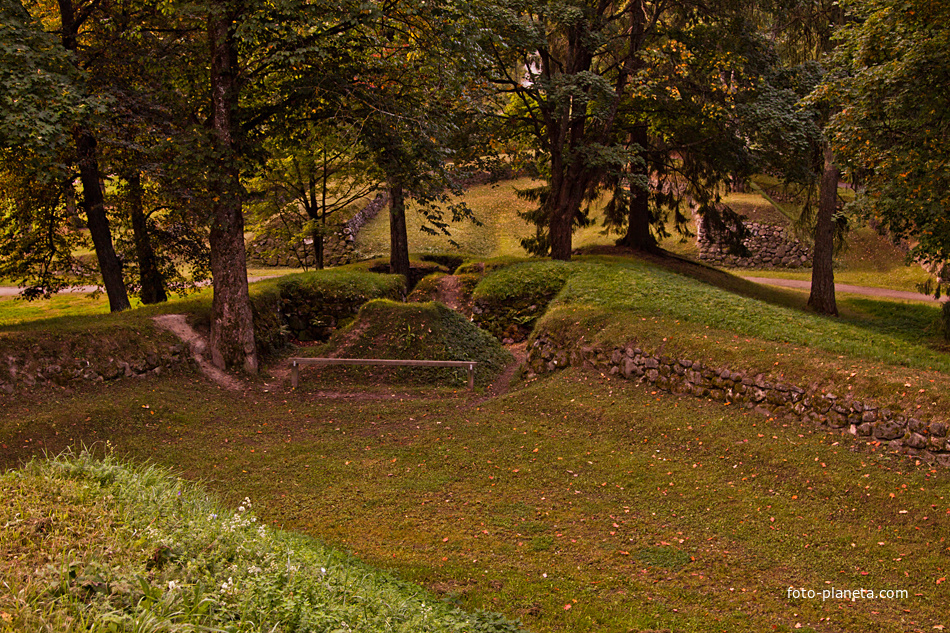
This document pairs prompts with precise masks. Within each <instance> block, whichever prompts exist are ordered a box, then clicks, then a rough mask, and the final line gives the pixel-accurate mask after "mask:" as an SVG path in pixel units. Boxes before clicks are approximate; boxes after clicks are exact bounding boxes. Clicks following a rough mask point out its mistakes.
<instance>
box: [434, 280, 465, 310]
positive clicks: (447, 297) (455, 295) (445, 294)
mask: <svg viewBox="0 0 950 633" xmlns="http://www.w3.org/2000/svg"><path fill="white" fill-rule="evenodd" d="M435 300H436V301H438V302H439V303H442V304H444V305H445V306H446V307H448V308H449V309H451V310H456V311H457V310H459V309H460V308H461V307H462V284H461V282H459V278H458V277H456V276H455V275H446V276H445V277H442V278H441V279H439V291H438V294H437V295H436V297H435Z"/></svg>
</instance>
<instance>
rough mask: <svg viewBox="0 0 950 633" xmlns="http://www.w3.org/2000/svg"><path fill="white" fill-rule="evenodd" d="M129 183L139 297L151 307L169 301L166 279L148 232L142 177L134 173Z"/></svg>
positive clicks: (130, 176)
mask: <svg viewBox="0 0 950 633" xmlns="http://www.w3.org/2000/svg"><path fill="white" fill-rule="evenodd" d="M126 182H128V183H129V214H130V216H131V220H132V240H133V242H134V243H135V257H136V259H137V260H138V262H139V285H140V286H141V290H140V291H139V297H140V298H141V299H142V303H144V304H146V305H150V304H153V303H162V302H164V301H168V294H167V293H166V292H165V279H164V278H163V277H162V273H161V271H159V270H158V263H157V262H156V259H155V250H154V249H153V248H152V237H151V235H149V232H148V220H147V219H146V217H145V208H144V207H145V205H144V202H143V195H142V176H141V174H140V173H139V172H138V171H133V172H132V173H131V174H129V175H128V176H127V177H126Z"/></svg>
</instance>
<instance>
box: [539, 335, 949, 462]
mask: <svg viewBox="0 0 950 633" xmlns="http://www.w3.org/2000/svg"><path fill="white" fill-rule="evenodd" d="M568 366H575V367H582V366H586V367H593V368H595V369H597V370H599V371H602V372H605V373H610V374H612V375H616V376H620V377H623V378H627V379H629V380H637V381H641V382H645V383H649V384H651V385H653V386H654V387H656V388H657V389H660V390H663V391H668V392H671V393H674V394H681V395H691V396H694V397H697V398H710V399H712V400H716V401H719V402H731V403H734V404H737V405H740V406H744V407H745V408H747V409H753V410H755V411H757V412H758V413H761V414H763V415H768V416H774V417H793V418H795V419H798V420H802V421H805V422H812V423H814V424H816V425H818V426H820V427H823V428H826V429H828V430H829V431H834V430H837V431H840V432H847V433H851V434H852V435H854V436H856V437H858V438H861V439H864V440H866V441H868V442H871V441H877V442H879V443H881V444H884V445H886V446H887V447H888V448H889V449H891V450H894V451H897V452H900V453H902V454H906V455H913V456H916V457H918V458H919V459H922V460H925V461H928V462H931V463H936V464H939V465H941V466H944V467H950V441H948V430H950V428H948V424H947V423H946V422H944V421H936V420H935V421H930V422H924V421H922V420H918V419H916V418H912V417H908V416H905V415H903V414H902V413H898V412H894V411H891V410H889V409H882V408H878V407H876V406H874V405H872V404H869V403H866V402H862V401H859V400H856V399H854V398H853V396H851V395H850V394H849V395H848V396H845V397H843V398H840V397H838V396H836V395H834V394H831V393H826V392H822V391H820V390H818V389H817V388H811V389H802V388H801V387H799V386H797V385H791V384H787V383H782V382H771V381H768V380H766V379H765V377H764V376H763V375H761V374H760V375H757V376H750V375H747V374H744V373H742V372H740V371H735V370H731V369H726V368H713V367H708V366H706V365H705V364H704V363H703V362H701V361H698V360H691V359H676V358H669V357H667V356H652V355H650V354H647V353H645V352H644V351H643V350H641V349H640V348H638V347H634V346H633V345H628V346H626V347H615V348H613V349H601V348H598V347H595V346H584V345H578V346H575V347H572V348H565V347H562V346H559V345H558V344H557V343H555V342H554V341H553V340H551V339H550V338H548V337H545V336H541V337H539V338H537V339H536V340H535V341H534V342H533V343H532V344H531V346H530V347H529V350H528V360H527V364H526V371H527V372H528V377H529V378H531V377H534V376H536V375H538V374H542V373H546V372H552V371H557V370H558V369H563V368H565V367H568Z"/></svg>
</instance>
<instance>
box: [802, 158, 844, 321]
mask: <svg viewBox="0 0 950 633" xmlns="http://www.w3.org/2000/svg"><path fill="white" fill-rule="evenodd" d="M840 176H841V173H840V172H839V170H838V168H837V167H835V163H834V153H833V152H832V151H831V146H830V145H828V144H827V143H826V144H825V147H824V169H823V170H822V174H821V184H820V187H821V189H820V192H819V195H818V214H817V217H816V218H815V250H814V253H812V258H813V260H812V268H811V294H809V296H808V305H809V307H811V308H812V309H814V310H816V311H817V312H820V313H821V314H828V315H833V316H838V305H837V304H836V302H835V274H834V268H833V265H834V251H835V220H834V215H835V211H837V208H838V180H839V179H840Z"/></svg>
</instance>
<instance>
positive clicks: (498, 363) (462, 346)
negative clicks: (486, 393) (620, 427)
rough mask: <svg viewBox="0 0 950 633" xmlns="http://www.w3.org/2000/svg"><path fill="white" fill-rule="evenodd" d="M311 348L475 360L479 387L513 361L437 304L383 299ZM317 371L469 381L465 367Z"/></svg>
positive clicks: (340, 353)
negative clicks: (461, 368)
mask: <svg viewBox="0 0 950 633" xmlns="http://www.w3.org/2000/svg"><path fill="white" fill-rule="evenodd" d="M311 349H314V350H315V353H314V356H334V357H338V358H395V359H404V360H472V361H475V362H477V363H478V367H477V368H476V370H475V382H476V384H478V385H482V386H484V385H487V384H490V383H491V382H492V381H493V380H494V379H495V378H496V377H497V376H498V374H499V373H501V372H502V371H503V370H504V369H505V367H506V366H507V365H508V363H510V362H511V360H512V357H511V354H509V353H508V351H507V350H505V348H504V347H502V346H501V345H500V344H499V343H498V341H497V340H495V339H494V338H493V337H492V336H491V335H489V334H488V333H487V332H484V331H482V330H480V329H478V328H477V327H476V326H475V325H473V324H472V323H471V322H469V321H468V320H467V319H466V318H465V317H464V316H462V315H460V314H458V313H457V312H453V311H452V310H450V309H448V308H447V307H445V306H444V305H442V304H440V303H435V302H427V303H398V302H395V301H388V300H384V299H381V300H376V301H370V302H369V303H367V304H365V305H364V306H363V307H362V308H361V309H360V311H359V314H358V315H357V316H356V319H355V320H354V321H353V323H351V324H350V325H349V326H348V327H346V328H344V329H342V330H340V331H338V332H336V333H335V334H334V335H333V336H332V337H331V338H330V340H329V341H328V342H327V344H326V345H325V346H322V347H319V348H311ZM320 375H321V378H323V379H329V380H338V379H340V378H342V377H344V376H357V377H359V378H376V377H379V378H384V379H387V380H388V379H395V380H399V381H402V380H411V381H423V382H438V383H445V382H449V383H450V384H463V383H464V382H465V381H466V380H467V373H466V372H465V371H462V370H455V369H449V368H380V367H371V366H370V367H355V368H354V367H347V368H341V367H336V368H334V367H327V368H323V369H321V370H320Z"/></svg>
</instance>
